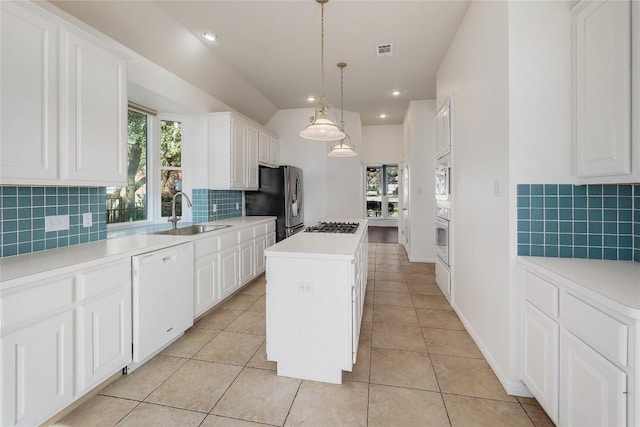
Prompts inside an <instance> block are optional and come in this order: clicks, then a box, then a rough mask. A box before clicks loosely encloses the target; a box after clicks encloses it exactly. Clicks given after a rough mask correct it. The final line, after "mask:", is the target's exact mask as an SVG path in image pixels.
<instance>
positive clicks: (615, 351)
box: [561, 294, 628, 366]
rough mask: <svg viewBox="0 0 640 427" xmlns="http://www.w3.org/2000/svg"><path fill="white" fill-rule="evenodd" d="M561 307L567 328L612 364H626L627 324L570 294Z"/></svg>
mask: <svg viewBox="0 0 640 427" xmlns="http://www.w3.org/2000/svg"><path fill="white" fill-rule="evenodd" d="M561 305H562V307H561V309H562V318H563V320H564V326H565V328H566V329H568V330H570V331H571V332H573V333H574V334H575V335H576V336H577V337H579V338H580V339H581V340H583V341H584V342H586V343H587V344H589V345H590V346H591V347H593V348H594V349H595V350H596V351H598V352H599V353H600V354H602V355H603V356H605V357H607V358H608V359H609V360H611V361H612V362H615V363H619V364H621V365H622V366H626V365H627V353H628V351H627V335H628V331H627V325H625V324H624V323H621V322H620V321H618V320H616V319H614V318H613V317H610V316H608V315H607V314H605V313H603V312H602V311H600V310H598V309H596V308H594V307H592V306H590V305H589V304H587V303H585V302H583V301H580V300H579V299H578V298H576V297H574V296H572V295H569V294H567V295H566V297H564V296H563V298H562V302H561Z"/></svg>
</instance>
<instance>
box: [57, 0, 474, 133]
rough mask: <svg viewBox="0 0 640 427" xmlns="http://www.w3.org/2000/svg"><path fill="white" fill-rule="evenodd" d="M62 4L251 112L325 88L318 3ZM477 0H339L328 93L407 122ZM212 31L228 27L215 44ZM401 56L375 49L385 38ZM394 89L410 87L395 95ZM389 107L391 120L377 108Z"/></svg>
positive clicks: (365, 112)
mask: <svg viewBox="0 0 640 427" xmlns="http://www.w3.org/2000/svg"><path fill="white" fill-rule="evenodd" d="M50 2H51V3H53V4H54V5H55V6H57V7H59V8H61V9H63V10H64V11H66V12H67V13H69V14H71V15H73V16H75V17H76V18H77V19H79V20H81V21H83V22H85V23H87V24H88V25H90V26H92V27H94V28H96V29H98V30H100V31H102V32H103V33H105V34H107V35H108V36H110V37H111V38H113V39H115V40H117V41H119V42H120V43H122V44H123V45H125V46H127V47H129V48H130V49H132V50H133V51H135V52H137V53H139V54H140V55H142V56H144V57H146V58H148V59H149V60H151V61H153V62H155V63H157V64H158V65H160V66H162V67H163V68H165V69H167V70H169V71H171V72H172V73H174V74H176V75H178V76H179V77H181V78H183V79H184V80H186V81H188V82H190V83H192V84H194V85H195V86H197V87H199V88H200V89H202V90H203V91H205V92H207V93H209V94H210V95H212V96H214V97H215V98H217V99H219V100H220V101H222V102H224V103H225V104H227V105H228V106H230V107H232V108H234V109H235V110H237V111H239V112H240V113H243V114H245V115H247V116H249V117H251V118H252V119H254V120H256V121H258V122H260V123H263V124H264V123H266V122H267V121H268V120H269V119H270V118H271V117H272V116H273V114H275V112H276V111H278V110H280V109H290V108H307V107H312V106H313V105H314V103H309V102H308V101H306V99H305V98H306V97H307V96H308V95H315V96H319V95H320V93H321V67H320V15H321V13H320V12H321V7H320V4H319V3H317V2H316V1H314V0H288V1H269V0H258V1H244V0H231V1H223V0H210V1H202V0H200V1H170V0H163V1H126V0H123V1H102V0H91V1H87V0H80V1H58V0H50ZM469 3H470V1H462V0H460V1H458V0H445V1H432V0H425V1H417V0H413V1H402V0H390V1H365V0H331V1H330V2H329V3H327V4H325V40H324V41H325V49H324V61H325V67H324V68H325V96H326V98H327V101H328V102H329V103H331V104H333V105H334V106H335V107H337V109H338V111H337V112H338V115H339V108H340V70H339V69H338V67H337V66H336V64H337V63H338V62H346V63H347V67H346V68H345V70H344V109H345V110H347V111H353V112H358V113H360V115H361V118H362V124H363V125H380V124H400V123H402V120H403V118H404V114H405V111H406V109H407V107H408V105H409V101H411V100H422V99H435V97H436V73H437V70H438V67H439V65H440V63H441V62H442V60H443V58H444V55H445V53H446V51H447V49H448V47H449V44H450V43H451V40H452V39H453V37H454V35H455V33H456V31H457V29H458V27H459V25H460V23H461V21H462V19H463V17H464V14H465V13H466V11H467V8H468V6H469ZM204 31H211V32H214V33H216V34H218V35H220V37H221V39H220V41H218V42H215V43H211V42H207V41H205V40H204V39H203V38H202V33H203V32H204ZM386 43H391V44H392V45H393V55H392V56H386V57H377V49H376V46H377V45H378V44H386ZM394 89H400V90H402V94H401V95H400V96H396V97H394V96H392V95H391V92H392V91H393V90H394ZM381 113H386V114H387V118H386V119H380V118H379V115H380V114H381Z"/></svg>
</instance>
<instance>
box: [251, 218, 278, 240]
mask: <svg viewBox="0 0 640 427" xmlns="http://www.w3.org/2000/svg"><path fill="white" fill-rule="evenodd" d="M254 228H255V235H256V237H258V236H263V235H265V234H269V233H273V232H275V231H276V223H275V222H274V221H271V222H269V223H267V224H260V225H256V226H255V227H254Z"/></svg>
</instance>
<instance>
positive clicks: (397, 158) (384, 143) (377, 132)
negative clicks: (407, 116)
mask: <svg viewBox="0 0 640 427" xmlns="http://www.w3.org/2000/svg"><path fill="white" fill-rule="evenodd" d="M402 160H403V156H402V125H379V126H363V127H362V162H363V163H364V164H365V165H376V164H378V165H379V164H395V163H397V164H400V163H402Z"/></svg>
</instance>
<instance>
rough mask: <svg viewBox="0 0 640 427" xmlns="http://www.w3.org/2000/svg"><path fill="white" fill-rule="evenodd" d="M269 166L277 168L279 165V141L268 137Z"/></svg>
mask: <svg viewBox="0 0 640 427" xmlns="http://www.w3.org/2000/svg"><path fill="white" fill-rule="evenodd" d="M269 164H270V165H271V166H274V167H278V165H279V164H280V141H278V140H277V139H276V138H273V137H269Z"/></svg>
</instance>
